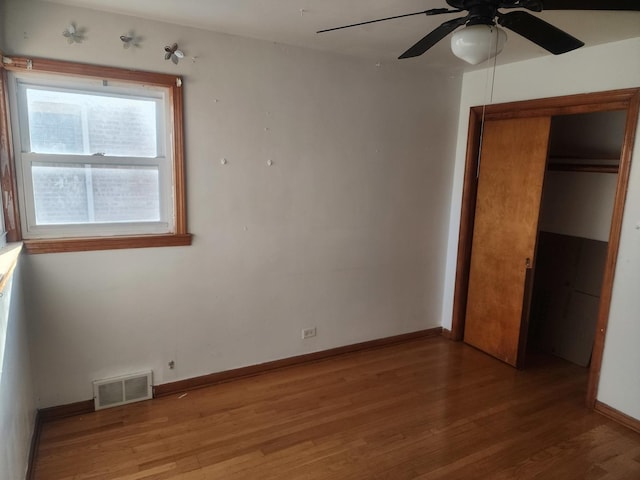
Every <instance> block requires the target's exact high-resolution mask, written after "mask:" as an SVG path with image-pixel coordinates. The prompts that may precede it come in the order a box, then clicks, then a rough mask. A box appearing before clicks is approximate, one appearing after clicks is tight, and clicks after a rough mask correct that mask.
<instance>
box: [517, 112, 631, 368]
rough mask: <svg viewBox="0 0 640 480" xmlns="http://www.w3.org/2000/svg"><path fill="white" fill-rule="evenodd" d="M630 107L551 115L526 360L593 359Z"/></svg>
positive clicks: (588, 361)
mask: <svg viewBox="0 0 640 480" xmlns="http://www.w3.org/2000/svg"><path fill="white" fill-rule="evenodd" d="M626 114H627V112H626V111H624V110H617V111H601V112H592V113H585V114H573V115H557V116H554V117H552V119H551V130H550V135H549V153H548V160H547V169H546V172H545V176H544V186H543V192H542V202H541V206H540V217H539V222H538V239H537V250H536V265H535V272H534V277H533V278H534V280H533V288H532V300H531V307H530V312H529V326H528V327H529V328H528V335H527V337H528V341H527V357H526V362H525V366H526V363H529V362H532V361H533V360H534V358H536V357H538V356H540V355H541V354H543V355H544V354H551V355H555V356H558V357H561V358H563V359H565V360H567V361H569V362H572V363H574V364H576V365H579V366H581V367H585V368H588V367H589V366H590V364H591V357H592V352H593V345H594V341H595V338H596V329H597V323H598V312H599V307H600V297H601V291H602V285H603V277H604V269H605V263H606V259H607V252H608V248H609V236H610V232H611V221H612V216H613V209H614V202H615V195H616V185H617V182H618V168H619V165H620V155H621V150H622V145H623V142H624V133H625V125H626V120H627V119H626Z"/></svg>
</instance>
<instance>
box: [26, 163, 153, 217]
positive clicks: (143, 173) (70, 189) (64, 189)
mask: <svg viewBox="0 0 640 480" xmlns="http://www.w3.org/2000/svg"><path fill="white" fill-rule="evenodd" d="M32 176H33V191H34V199H35V215H36V225H64V224H82V223H116V222H157V221H160V183H159V177H160V175H159V169H158V167H157V166H111V165H110V166H100V165H75V164H47V163H37V164H35V163H34V165H33V167H32Z"/></svg>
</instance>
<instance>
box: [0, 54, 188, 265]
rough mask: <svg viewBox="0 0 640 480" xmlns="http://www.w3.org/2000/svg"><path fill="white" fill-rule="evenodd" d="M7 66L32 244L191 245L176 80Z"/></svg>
mask: <svg viewBox="0 0 640 480" xmlns="http://www.w3.org/2000/svg"><path fill="white" fill-rule="evenodd" d="M7 60H8V62H7ZM23 65H24V67H23ZM29 66H30V68H29ZM4 67H5V68H6V69H7V70H10V71H9V75H8V76H5V78H6V81H7V86H8V93H9V95H8V97H9V100H10V117H11V125H12V127H13V135H12V136H13V138H12V140H13V152H15V153H14V155H13V156H14V167H15V170H14V171H15V176H14V177H15V178H14V179H12V180H13V182H14V183H15V186H16V189H17V192H14V193H17V199H18V206H19V208H18V213H19V217H20V225H19V227H20V228H19V230H20V232H21V237H22V239H24V241H25V246H26V249H27V251H31V252H45V251H47V252H49V251H70V250H92V249H106V248H127V247H138V246H161V245H186V244H190V235H188V234H187V232H186V221H185V212H184V180H183V179H184V174H183V158H182V157H183V154H182V131H181V129H182V111H181V106H182V101H181V88H180V84H181V81H180V79H178V78H176V77H172V76H169V75H161V74H153V73H141V72H130V71H125V70H119V69H113V68H107V67H92V66H86V65H78V64H70V63H66V62H57V61H44V60H42V61H38V60H25V59H6V58H5V59H4ZM25 67H26V68H25ZM37 67H40V68H37ZM3 90H4V88H3ZM4 110H5V111H6V108H5V109H4ZM3 172H4V170H3ZM5 176H6V174H5ZM9 183H10V182H7V181H6V179H4V178H3V182H2V185H3V190H6V189H7V185H8V184H9ZM5 213H6V212H5Z"/></svg>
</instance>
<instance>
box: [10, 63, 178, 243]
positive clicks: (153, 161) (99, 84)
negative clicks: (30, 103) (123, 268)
mask: <svg viewBox="0 0 640 480" xmlns="http://www.w3.org/2000/svg"><path fill="white" fill-rule="evenodd" d="M8 78H9V81H8V87H9V88H8V90H9V100H10V102H9V103H10V111H11V121H12V128H13V142H14V152H15V162H16V177H17V182H18V193H19V199H20V201H19V209H20V219H21V227H22V236H23V238H24V239H52V238H73V237H109V236H126V235H152V234H170V233H173V232H174V231H175V212H174V209H173V206H174V201H173V200H174V199H173V192H174V178H173V168H172V167H173V163H174V159H173V158H172V153H173V148H172V135H171V133H172V132H173V129H174V125H173V116H172V115H171V114H170V113H171V108H172V105H171V103H170V94H169V93H170V92H169V88H168V87H164V86H157V85H142V84H138V83H136V84H131V83H130V82H129V83H127V82H121V81H113V80H105V79H100V78H93V77H77V76H70V75H64V76H63V75H51V74H47V73H42V72H29V71H14V72H9V77H8ZM27 88H43V89H46V90H65V91H71V92H78V93H96V94H97V95H100V96H114V97H125V98H144V99H148V100H153V101H155V102H156V120H157V121H156V135H157V136H156V142H157V145H156V149H157V156H156V157H153V158H150V157H115V156H104V155H94V154H96V153H99V152H88V154H83V155H75V154H74V155H67V154H64V155H62V154H42V153H33V152H31V151H30V150H31V149H30V140H29V129H28V112H27V102H26V90H27ZM34 163H48V164H56V163H57V164H72V165H78V166H90V165H100V166H107V167H108V166H153V167H157V168H158V172H159V193H160V212H159V214H160V219H159V221H153V222H109V223H80V224H62V225H38V224H37V223H36V216H35V200H34V192H33V181H32V175H31V172H32V166H33V165H34Z"/></svg>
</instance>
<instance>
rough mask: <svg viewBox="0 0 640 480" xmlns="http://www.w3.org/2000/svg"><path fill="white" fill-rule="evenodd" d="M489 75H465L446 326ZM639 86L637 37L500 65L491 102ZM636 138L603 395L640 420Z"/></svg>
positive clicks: (639, 163)
mask: <svg viewBox="0 0 640 480" xmlns="http://www.w3.org/2000/svg"><path fill="white" fill-rule="evenodd" d="M486 80H487V72H486V71H476V72H470V73H468V74H465V76H464V78H463V85H462V96H461V102H460V117H459V123H458V143H457V152H456V165H455V172H454V185H453V192H452V202H451V204H452V206H451V219H450V223H449V250H448V254H447V272H446V279H445V297H444V302H443V317H442V323H443V326H444V327H445V328H449V327H450V325H451V315H452V305H453V290H454V282H455V264H456V254H457V242H458V228H459V225H460V205H461V198H462V183H463V182H462V180H463V172H464V161H465V148H466V139H467V124H468V121H469V107H471V106H473V105H481V104H482V103H483V102H485V101H488V99H490V95H489V94H488V92H489V89H488V88H487V81H486ZM638 86H640V38H636V39H631V40H626V41H622V42H616V43H611V44H606V45H600V46H597V47H592V48H582V49H579V50H576V51H574V52H571V53H568V54H565V55H561V56H557V57H554V56H552V55H549V56H545V57H542V58H538V59H535V60H530V61H527V62H521V63H514V64H510V65H505V66H501V67H499V68H498V69H497V71H496V76H495V88H494V94H493V103H503V102H510V101H516V100H527V99H533V98H545V97H554V96H561V95H570V94H575V93H586V92H595V91H604V90H613V89H618V88H630V87H638ZM636 139H637V142H636V146H635V149H634V152H635V153H634V159H633V166H632V170H631V178H630V180H629V193H628V197H627V202H626V207H625V214H624V222H623V227H622V241H621V244H620V252H619V258H618V265H617V269H616V276H615V284H614V289H613V299H612V307H611V311H610V316H609V330H608V332H607V341H606V346H605V352H604V360H603V365H602V372H601V381H600V389H599V392H598V399H599V400H600V401H602V402H604V403H606V404H608V405H610V406H611V407H613V408H616V409H618V410H620V411H622V412H624V413H626V414H627V415H630V416H632V417H634V418H638V419H640V374H639V373H638V368H637V367H638V365H640V349H638V348H637V346H636V343H637V342H636V340H637V339H638V338H640V322H638V321H637V312H638V311H640V296H639V295H638V292H637V286H638V285H639V284H640V248H639V247H640V145H639V143H640V135H638V136H637V137H636Z"/></svg>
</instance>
